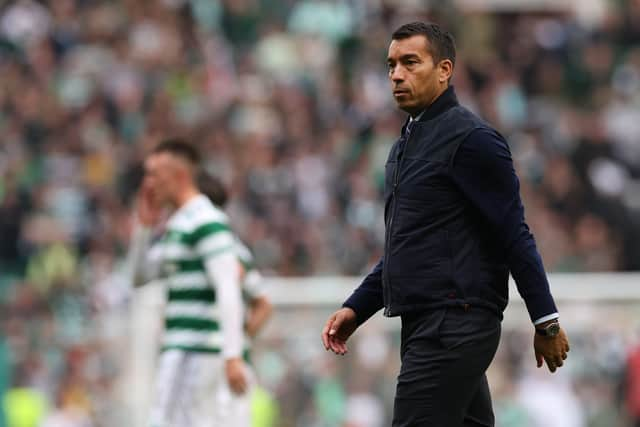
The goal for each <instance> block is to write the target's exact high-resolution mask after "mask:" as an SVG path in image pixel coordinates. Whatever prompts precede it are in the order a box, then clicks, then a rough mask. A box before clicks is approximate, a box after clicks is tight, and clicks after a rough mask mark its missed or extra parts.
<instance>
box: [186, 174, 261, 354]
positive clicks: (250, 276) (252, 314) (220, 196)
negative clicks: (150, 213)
mask: <svg viewBox="0 0 640 427" xmlns="http://www.w3.org/2000/svg"><path fill="white" fill-rule="evenodd" d="M197 183H198V188H199V189H200V191H201V192H202V193H203V194H204V195H205V196H207V197H208V198H209V200H211V203H213V204H214V205H215V206H216V207H219V208H220V209H224V207H225V206H226V204H227V200H228V193H227V191H226V189H225V188H224V185H223V184H222V182H221V181H220V180H219V179H217V178H215V177H213V176H211V175H209V174H207V173H206V172H202V171H201V172H200V173H198V178H197ZM236 255H237V256H238V260H239V262H240V265H241V269H242V297H243V301H244V303H245V309H246V321H245V332H246V334H247V337H245V338H247V339H246V340H245V344H246V347H247V350H250V347H249V345H248V343H250V340H251V339H253V338H254V337H255V336H256V335H257V334H258V332H259V331H260V330H261V329H262V327H263V326H264V325H265V323H266V322H267V320H268V319H269V317H270V316H271V312H272V311H273V308H272V306H271V302H270V301H269V299H268V298H267V296H266V295H265V293H264V290H263V288H262V275H261V274H260V272H259V271H258V269H257V268H256V266H255V260H254V257H253V254H252V253H251V251H250V250H249V248H248V247H247V246H246V245H245V244H244V243H243V242H242V241H241V240H240V239H239V238H237V237H236Z"/></svg>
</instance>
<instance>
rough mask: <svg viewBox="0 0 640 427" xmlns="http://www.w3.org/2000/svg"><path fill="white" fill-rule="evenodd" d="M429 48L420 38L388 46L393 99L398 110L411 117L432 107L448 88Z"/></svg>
mask: <svg viewBox="0 0 640 427" xmlns="http://www.w3.org/2000/svg"><path fill="white" fill-rule="evenodd" d="M428 48H429V41H428V40H427V38H426V37H425V36H422V35H416V36H412V37H408V38H406V39H401V40H392V41H391V44H390V45H389V55H388V57H387V63H388V65H389V79H390V80H391V90H392V92H393V97H394V99H395V100H396V103H397V104H398V108H400V109H401V110H403V111H406V112H407V113H409V114H412V115H416V114H418V113H420V112H421V111H422V110H424V109H425V108H426V107H428V106H429V105H431V103H432V102H433V101H434V100H435V99H436V98H437V97H438V95H440V93H441V92H442V91H443V90H444V89H445V88H446V86H447V80H448V76H446V73H447V70H446V69H445V70H443V68H442V66H441V63H442V62H443V61H441V63H439V64H434V60H433V57H432V56H431V53H429V50H428ZM449 72H450V70H449ZM449 75H450V74H449Z"/></svg>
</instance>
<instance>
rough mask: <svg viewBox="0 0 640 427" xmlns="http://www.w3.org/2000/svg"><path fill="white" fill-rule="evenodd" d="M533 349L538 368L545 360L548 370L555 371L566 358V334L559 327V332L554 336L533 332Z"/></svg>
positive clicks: (567, 342)
mask: <svg viewBox="0 0 640 427" xmlns="http://www.w3.org/2000/svg"><path fill="white" fill-rule="evenodd" d="M533 349H534V351H535V354H536V362H537V363H538V368H540V367H542V365H543V361H545V362H547V367H548V368H549V371H551V372H555V371H556V369H557V368H559V367H561V366H562V365H563V361H564V360H565V359H566V358H567V352H568V351H569V340H568V339H567V334H566V333H565V332H564V330H563V329H562V328H560V332H559V333H558V335H556V336H555V337H545V336H542V335H538V334H534V337H533Z"/></svg>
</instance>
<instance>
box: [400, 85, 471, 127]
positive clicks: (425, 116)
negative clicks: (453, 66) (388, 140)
mask: <svg viewBox="0 0 640 427" xmlns="http://www.w3.org/2000/svg"><path fill="white" fill-rule="evenodd" d="M457 105H459V104H458V97H457V96H456V91H455V89H454V88H453V86H449V87H448V88H447V89H445V91H444V92H442V94H440V96H439V97H437V98H436V100H435V101H433V103H432V104H431V105H429V106H428V107H427V108H426V109H424V110H423V111H422V113H420V114H419V115H418V119H417V121H418V122H427V121H429V120H431V119H434V118H436V117H437V116H439V115H440V114H442V113H444V112H445V111H447V110H449V109H451V108H453V107H456V106H457ZM410 120H411V117H408V118H407V121H406V122H405V123H404V126H402V132H403V134H404V131H405V128H406V127H407V124H408V123H409V121H410Z"/></svg>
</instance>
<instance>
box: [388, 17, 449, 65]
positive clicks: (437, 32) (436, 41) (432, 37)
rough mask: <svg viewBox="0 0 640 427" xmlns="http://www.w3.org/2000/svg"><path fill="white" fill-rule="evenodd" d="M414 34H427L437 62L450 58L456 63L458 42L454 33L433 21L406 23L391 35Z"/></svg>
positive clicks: (404, 36)
mask: <svg viewBox="0 0 640 427" xmlns="http://www.w3.org/2000/svg"><path fill="white" fill-rule="evenodd" d="M413 36H425V37H426V38H427V40H429V47H428V50H429V53H431V56H432V57H433V60H434V62H435V63H436V64H437V63H438V62H440V61H442V60H443V59H449V60H450V61H451V63H452V64H453V65H455V64H456V42H455V40H454V38H453V35H452V34H451V33H450V32H448V31H445V30H443V29H442V27H440V26H439V25H438V24H435V23H433V22H420V21H417V22H411V23H409V24H404V25H402V26H401V27H400V28H398V29H397V30H395V31H394V32H393V34H392V35H391V39H392V40H402V39H408V38H409V37H413Z"/></svg>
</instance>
